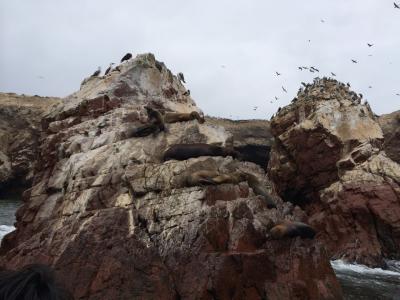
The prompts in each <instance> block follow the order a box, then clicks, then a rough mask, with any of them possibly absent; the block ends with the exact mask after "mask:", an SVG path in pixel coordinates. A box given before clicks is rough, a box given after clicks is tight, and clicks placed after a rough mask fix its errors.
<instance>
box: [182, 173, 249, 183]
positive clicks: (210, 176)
mask: <svg viewBox="0 0 400 300" xmlns="http://www.w3.org/2000/svg"><path fill="white" fill-rule="evenodd" d="M242 181H246V175H245V174H244V173H243V172H233V173H231V174H220V173H219V172H218V171H209V170H200V171H197V172H194V173H190V174H188V176H187V181H186V183H187V185H188V186H196V185H205V184H213V185H216V184H223V183H233V184H238V183H239V182H242Z"/></svg>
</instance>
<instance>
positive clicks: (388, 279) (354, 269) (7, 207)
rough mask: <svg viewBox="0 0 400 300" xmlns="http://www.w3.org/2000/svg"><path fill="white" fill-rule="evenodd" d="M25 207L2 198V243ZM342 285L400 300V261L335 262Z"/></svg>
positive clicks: (374, 299) (366, 298)
mask: <svg viewBox="0 0 400 300" xmlns="http://www.w3.org/2000/svg"><path fill="white" fill-rule="evenodd" d="M21 204H22V202H21V200H20V199H19V197H17V196H6V197H4V196H2V197H0V241H1V239H2V238H3V236H4V235H6V234H7V233H9V232H11V231H13V230H14V229H15V228H14V226H13V225H14V222H15V212H16V210H17V208H18V207H19V206H20V205H21ZM331 264H332V267H333V269H334V270H335V273H336V276H337V277H338V279H339V282H340V284H341V285H342V288H343V292H344V299H345V300H400V261H387V265H388V267H389V268H388V270H382V269H379V268H377V269H372V268H368V267H366V266H363V265H356V264H348V263H345V262H343V261H341V260H335V261H332V262H331Z"/></svg>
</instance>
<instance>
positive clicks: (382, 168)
mask: <svg viewBox="0 0 400 300" xmlns="http://www.w3.org/2000/svg"><path fill="white" fill-rule="evenodd" d="M271 130H272V133H273V135H274V137H275V139H276V144H275V145H274V146H273V149H272V152H271V160H270V162H269V175H270V178H271V179H272V180H273V182H274V186H275V188H276V190H277V192H278V194H279V195H280V196H282V198H283V199H284V200H286V201H290V202H292V203H295V204H298V205H300V206H301V207H302V208H303V209H304V210H305V211H306V213H307V215H308V222H309V223H311V224H312V225H314V226H315V227H316V228H318V231H319V235H318V239H319V240H320V241H321V242H322V243H324V244H325V245H326V246H327V248H328V252H329V255H330V256H331V257H332V258H344V259H347V260H349V261H356V262H358V263H362V264H367V265H371V266H382V265H384V262H383V258H396V259H398V258H399V257H400V219H399V216H400V165H399V164H397V163H396V162H394V161H393V160H391V159H390V158H389V157H388V156H387V155H386V153H385V151H384V145H385V144H384V135H383V132H382V130H381V127H380V126H379V123H378V121H377V119H376V118H375V117H374V115H373V113H372V112H371V109H370V107H369V105H368V104H367V103H365V104H361V99H360V98H359V96H358V95H356V94H355V93H353V92H351V91H350V89H349V88H348V87H347V86H345V85H343V84H341V83H339V82H337V81H335V80H327V79H323V80H319V79H318V80H316V81H315V82H314V84H312V85H308V86H307V87H306V89H305V90H304V91H301V92H299V94H298V96H297V98H295V99H294V100H293V102H292V104H291V105H289V106H287V107H285V108H284V109H282V110H281V111H280V112H279V113H278V114H277V115H276V117H275V118H274V119H273V120H272V122H271ZM394 152H395V151H394Z"/></svg>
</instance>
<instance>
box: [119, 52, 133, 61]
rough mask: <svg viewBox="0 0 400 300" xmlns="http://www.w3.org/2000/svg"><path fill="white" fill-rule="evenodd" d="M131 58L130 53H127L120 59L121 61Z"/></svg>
mask: <svg viewBox="0 0 400 300" xmlns="http://www.w3.org/2000/svg"><path fill="white" fill-rule="evenodd" d="M131 58H132V53H127V54H125V55H124V57H123V58H122V59H121V62H123V61H126V60H130V59H131Z"/></svg>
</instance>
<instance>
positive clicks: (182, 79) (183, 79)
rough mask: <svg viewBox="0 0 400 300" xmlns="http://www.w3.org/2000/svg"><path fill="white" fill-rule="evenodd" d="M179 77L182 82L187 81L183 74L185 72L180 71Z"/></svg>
mask: <svg viewBox="0 0 400 300" xmlns="http://www.w3.org/2000/svg"><path fill="white" fill-rule="evenodd" d="M178 79H179V80H180V81H181V82H183V83H186V81H185V76H183V73H182V72H179V73H178Z"/></svg>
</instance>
